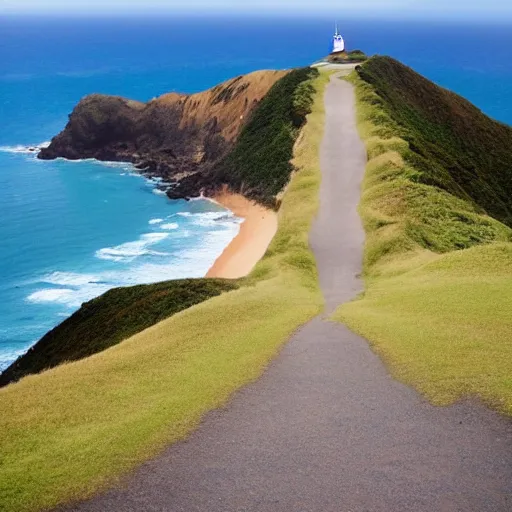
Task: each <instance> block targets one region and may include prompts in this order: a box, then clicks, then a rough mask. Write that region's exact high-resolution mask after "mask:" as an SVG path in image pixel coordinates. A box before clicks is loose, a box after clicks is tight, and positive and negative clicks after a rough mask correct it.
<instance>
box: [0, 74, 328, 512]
mask: <svg viewBox="0 0 512 512" xmlns="http://www.w3.org/2000/svg"><path fill="white" fill-rule="evenodd" d="M326 81H327V77H326V76H325V75H323V76H318V77H316V78H315V79H314V82H313V85H314V88H315V101H314V104H313V107H312V108H313V111H312V113H311V114H310V115H309V118H308V123H307V124H306V125H305V127H304V137H301V139H300V141H299V142H298V143H297V144H296V146H295V151H294V160H293V166H294V168H296V169H297V172H296V173H293V175H292V178H291V180H290V182H289V184H288V186H287V189H286V193H285V194H284V196H283V199H282V205H281V208H280V210H279V228H278V232H277V234H276V236H275V238H274V240H273V241H272V243H271V245H270V247H269V250H268V251H267V253H266V255H265V257H264V258H263V259H262V261H261V262H260V263H259V264H258V265H257V266H256V268H255V270H254V271H253V272H252V274H251V275H250V276H249V277H248V278H247V279H246V280H244V283H243V284H244V286H240V288H238V289H237V290H234V291H231V292H227V293H223V294H222V295H220V296H217V297H214V298H212V299H210V300H207V301H205V302H202V303H201V304H198V305H195V306H193V307H190V308H188V309H186V310H184V311H181V312H179V313H177V314H175V315H173V316H172V317H170V318H167V319H166V320H163V321H161V322H160V323H158V324H156V325H154V326H152V327H150V328H148V329H146V330H145V331H143V332H141V333H138V334H136V335H135V336H132V337H131V338H129V339H128V340H125V341H123V342H122V343H119V344H117V345H115V346H113V347H110V348H109V349H107V350H105V351H103V352H101V353H98V354H95V355H93V356H91V357H88V358H86V359H83V360H80V361H76V362H73V363H69V364H64V365H61V366H58V367H56V368H54V369H52V370H49V371H47V372H44V373H42V374H39V375H32V376H28V377H26V378H24V379H22V380H21V381H19V382H18V383H16V384H12V385H10V386H7V387H5V388H3V389H0V432H1V437H0V453H1V454H2V460H1V463H0V506H1V507H3V510H6V511H17V512H19V511H26V510H38V509H42V508H50V507H52V506H55V505H56V504H58V503H60V502H62V501H68V500H73V499H80V498H84V497H87V496H89V495H91V494H92V493H94V492H96V491H98V490H99V489H100V488H102V487H105V486H107V485H110V484H112V483H113V482H114V481H115V478H116V477H118V476H120V475H122V474H123V473H125V472H126V471H128V470H130V469H131V468H133V467H134V466H135V465H136V464H138V463H140V462H141V461H143V460H146V459H147V458H149V457H151V456H153V455H155V454H156V453H157V452H158V451H159V450H160V449H161V448H162V447H164V446H165V445H167V444H168V443H170V442H173V441H177V440H179V439H183V438H184V437H185V436H186V435H187V434H188V432H190V431H191V430H192V429H193V428H194V427H196V426H197V424H198V422H199V421H200V419H201V417H202V416H203V415H204V414H205V412H206V411H208V410H210V409H212V408H215V407H218V406H220V405H222V404H223V403H225V402H226V401H227V400H228V399H229V397H230V396H231V394H232V393H233V391H235V390H236V389H237V388H239V387H240V386H242V385H244V384H246V383H248V382H250V381H251V380H253V379H255V378H257V377H258V376H259V375H260V374H261V372H262V371H263V369H264V368H265V366H266V365H267V363H268V361H269V360H270V359H271V358H272V357H273V356H274V355H275V354H276V352H277V351H278V350H279V347H280V346H281V345H282V344H283V343H284V342H285V341H286V340H287V339H288V338H289V336H290V335H291V334H292V332H293V331H294V330H295V329H297V327H298V326H300V325H301V324H303V323H305V322H307V321H308V320H309V319H311V318H312V317H313V316H315V315H316V314H318V312H319V311H320V310H321V308H322V304H323V301H322V296H321V293H320V290H319V288H318V284H317V273H316V266H315V260H314V257H313V255H312V253H311V251H310V248H309V244H308V235H309V229H310V225H311V222H312V219H313V217H314V215H315V212H316V209H317V203H318V188H319V181H320V171H319V162H318V154H319V144H320V140H321V137H322V132H323V125H324V121H323V86H324V85H325V83H326ZM262 142H263V143H265V144H270V143H271V142H272V141H270V140H264V141H262Z"/></svg>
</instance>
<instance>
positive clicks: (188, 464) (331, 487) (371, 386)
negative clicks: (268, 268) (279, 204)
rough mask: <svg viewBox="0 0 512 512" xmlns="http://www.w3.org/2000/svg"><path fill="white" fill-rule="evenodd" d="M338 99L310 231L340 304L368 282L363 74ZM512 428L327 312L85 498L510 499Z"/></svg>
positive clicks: (334, 511)
mask: <svg viewBox="0 0 512 512" xmlns="http://www.w3.org/2000/svg"><path fill="white" fill-rule="evenodd" d="M326 106H327V121H326V134H325V139H324V141H323V144H322V149H321V151H322V155H321V156H322V173H323V182H322V189H321V207H320V212H319V215H318V219H317V221H316V223H315V225H314V229H313V231H312V234H311V243H312V246H313V248H314V251H315V254H316V257H317V260H318V264H319V269H320V281H321V285H322V289H323V291H324V293H325V296H326V301H327V308H326V309H327V312H329V311H332V310H333V308H334V307H335V306H337V305H338V304H339V303H341V302H343V301H345V300H348V299H350V298H351V297H353V295H354V294H355V293H356V292H357V291H358V290H359V289H360V288H361V284H360V283H359V281H358V279H357V278H356V274H357V273H358V272H359V271H360V265H361V256H362V243H363V231H362V228H361V224H360V221H359V218H358V216H357V213H356V203H357V202H358V197H359V186H360V182H361V178H362V175H363V169H364V163H365V154H364V150H363V146H362V144H361V141H360V140H359V138H358V136H357V134H356V128H355V119H354V117H355V116H354V98H353V91H352V88H351V86H350V85H349V84H347V83H344V82H340V81H333V82H332V83H331V84H330V85H329V87H328V89H327V92H326ZM511 440H512V430H511V423H510V422H508V421H506V420H503V419H501V418H500V417H499V416H497V415H495V414H494V413H492V412H490V411H488V410H486V409H485V408H483V407H480V406H476V405H473V404H469V403H464V404H459V405H456V406H454V407H450V408H435V407H432V406H430V405H429V404H428V403H426V402H425V401H424V400H422V399H421V398H420V397H419V396H418V395H417V394H416V393H415V392H414V391H413V390H412V389H410V388H408V387H406V386H404V385H402V384H400V383H398V382H396V381H394V380H393V379H392V378H391V377H390V376H389V375H388V373H387V372H386V370H385V368H384V367H383V365H382V363H381V362H380V360H379V359H378V358H377V357H376V356H375V355H374V354H373V353H372V352H371V351H370V350H369V348H368V345H367V343H366V342H365V340H363V339H361V338H360V337H358V336H356V335H354V334H353V333H351V332H350V331H349V330H348V329H346V328H345V327H344V326H343V325H340V324H336V323H332V322H329V321H328V320H326V319H324V318H320V317H318V318H316V319H314V320H313V321H311V322H310V323H309V324H307V325H306V326H305V327H303V328H302V329H301V330H300V331H299V332H297V333H296V334H295V335H294V336H293V338H292V339H291V341H290V342H289V343H288V344H287V345H286V347H285V348H284V350H283V351H282V353H281V355H280V356H279V357H278V358H277V359H276V360H275V361H274V363H272V365H271V366H270V368H269V370H268V371H267V372H266V373H265V375H264V376H263V377H262V378H261V379H260V380H259V381H258V382H257V383H255V384H253V385H250V386H248V387H246V388H245V389H243V390H242V391H240V392H239V393H237V394H236V396H235V398H234V399H233V400H232V402H231V403H230V405H229V406H228V407H227V408H226V409H223V410H220V411H215V412H213V413H210V414H208V415H207V418H206V419H205V421H204V422H203V424H202V426H201V427H200V428H199V430H198V431H196V432H195V433H194V434H193V435H192V436H191V437H190V438H189V440H188V441H186V442H182V443H178V444H176V445H174V446H172V447H170V448H169V449H168V450H167V451H166V452H165V453H164V454H163V455H162V456H160V457H159V458H157V459H156V460H154V461H151V462H149V463H147V464H145V465H143V466H142V467H141V468H140V470H139V471H137V472H136V473H135V474H134V476H133V477H131V478H130V479H129V480H128V481H127V482H126V484H125V486H124V487H123V488H121V489H115V490H112V491H110V492H108V493H106V494H104V495H102V496H99V497H97V498H95V499H93V500H91V501H89V502H86V503H83V504H81V505H80V506H78V507H77V508H75V509H72V510H80V511H97V512H110V511H123V512H131V511H134V512H135V511H137V512H146V511H147V512H151V511H159V512H164V511H165V512H167V511H168V512H182V511H183V512H196V511H201V512H249V511H250V512H256V511H257V512H263V511H265V512H267V511H268V512H306V511H311V512H363V511H364V512H370V511H379V512H395V511H414V512H422V511H425V512H427V511H428V512H438V511H461V512H462V511H463V512H481V511H492V512H498V511H507V512H510V511H511V510H512V444H511Z"/></svg>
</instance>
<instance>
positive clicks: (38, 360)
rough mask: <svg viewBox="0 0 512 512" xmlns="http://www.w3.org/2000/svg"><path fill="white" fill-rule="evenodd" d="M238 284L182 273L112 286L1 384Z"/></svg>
mask: <svg viewBox="0 0 512 512" xmlns="http://www.w3.org/2000/svg"><path fill="white" fill-rule="evenodd" d="M236 288H238V285H237V283H236V282H235V281H228V280H224V279H181V280H176V281H166V282H162V283H157V284H148V285H140V286H131V287H125V288H115V289H113V290H109V291H108V292H106V293H104V294H103V295H101V296H100V297H98V298H96V299H93V300H91V301H89V302H86V303H85V304H83V305H82V307H81V308H80V309H79V310H78V311H77V312H76V313H74V314H73V315H71V316H70V317H69V318H67V319H66V320H64V322H62V323H61V324H60V325H58V326H57V327H55V328H54V329H52V330H51V331H50V332H48V333H47V334H46V335H45V336H44V337H43V338H41V340H39V342H38V343H37V344H36V345H34V346H33V347H32V348H31V349H30V350H29V351H28V352H27V353H26V354H25V355H23V356H21V357H20V358H19V359H18V360H17V361H16V362H14V363H13V364H12V365H11V366H10V367H9V368H8V369H7V370H5V371H4V372H3V373H2V375H0V386H5V385H6V384H9V383H10V382H14V381H17V380H19V379H21V378H22V377H24V376H25V375H28V374H32V373H38V372H41V371H43V370H46V369H48V368H53V367H54V366H57V365H59V364H62V363H64V362H69V361H76V360H78V359H83V358H84V357H88V356H91V355H92V354H96V353H97V352H101V351H102V350H105V349H107V348H109V347H111V346H113V345H116V344H117V343H120V342H121V341H122V340H124V339H126V338H129V337H130V336H132V335H133V334H136V333H138V332H140V331H143V330H144V329H146V328H147V327H150V326H151V325H154V324H156V323H158V322H160V321H161V320H163V319H164V318H168V317H169V316H171V315H174V314H175V313H178V312H179V311H182V310H184V309H186V308H189V307H190V306H193V305H195V304H199V303H200V302H203V301H205V300H207V299H209V298H211V297H215V296H216V295H220V294H221V293H222V292H226V291H230V290H234V289H236Z"/></svg>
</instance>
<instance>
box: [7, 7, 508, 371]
mask: <svg viewBox="0 0 512 512" xmlns="http://www.w3.org/2000/svg"><path fill="white" fill-rule="evenodd" d="M340 30H341V33H342V34H343V35H344V37H345V39H346V42H347V45H348V47H349V49H355V48H361V49H363V50H364V51H366V52H367V53H369V54H374V53H378V54H387V55H391V56H393V57H396V58H398V59H400V60H402V61H403V62H405V63H406V64H409V65H411V66H412V67H414V68H415V69H416V70H417V71H419V72H420V73H422V74H424V75H426V76H427V77H429V78H430V79H432V80H434V81H435V82H437V83H438V84H440V85H442V86H445V87H448V88H450V89H452V90H454V91H455V92H457V93H459V94H462V95H463V96H465V97H466V98H468V99H469V100H470V101H472V102H473V103H475V104H476V105H477V106H478V107H480V108H481V109H482V110H483V111H484V112H486V113H487V114H489V115H490V116H492V117H494V118H496V119H499V120H501V121H503V122H505V123H508V124H512V94H511V93H512V63H511V61H510V55H509V52H510V49H511V48H512V30H511V27H510V26H505V25H499V24H494V25H478V24H466V25H464V24H458V25H453V24H446V23H445V24H442V23H433V22H429V23H420V22H411V21H404V22H398V21H394V22H390V21H376V20H347V21H346V22H345V23H340ZM332 31H333V23H332V21H331V20H322V19H318V20H315V19H310V20H305V19H296V20H294V19H286V20H285V19H274V20H270V19H257V18H251V19H236V20H235V19H221V18H213V19H198V18H194V19H191V18H189V19H185V18H172V17H168V18H165V17H164V18H159V19H150V18H147V19H144V18H142V19H141V18H138V19H130V18H124V19H121V18H119V19H110V18H109V19H93V18H91V19H78V18H75V19H65V18H55V19H52V18H44V17H41V18H27V17H24V18H22V17H3V18H0V121H1V122H0V218H1V219H2V221H1V222H0V370H1V369H2V368H4V367H6V366H7V365H8V364H9V363H10V362H12V361H13V360H14V359H15V358H16V357H17V356H18V355H20V354H22V353H23V352H24V351H25V350H27V349H28V348H29V347H30V346H31V344H33V343H34V342H35V341H37V340H38V339H39V338H40V337H41V336H42V335H43V334H44V333H45V332H46V331H48V330H49V329H51V328H52V327H54V326H55V325H57V324H58V323H59V322H61V321H62V320H63V319H64V318H65V317H67V316H68V315H70V314H71V313H72V312H73V311H74V310H76V309H77V308H78V307H79V306H80V304H81V303H82V302H84V301H86V300H89V299H91V298H93V297H95V296H97V295H99V294H101V293H103V292H104V291H106V290H107V289H109V288H112V287H115V286H123V285H131V284H139V283H149V282H155V281H162V280H165V279H174V278H182V277H201V276H203V275H204V274H205V273H206V271H207V270H208V268H209V267H210V266H211V264H212V263H213V262H214V260H215V259H216V257H217V256H219V255H220V253H221V252H222V250H223V248H224V247H225V246H226V245H227V244H228V243H229V241H230V240H231V239H232V238H233V237H234V236H235V235H236V233H237V232H238V229H239V223H240V219H237V218H236V217H234V216H233V215H232V214H230V212H228V211H226V210H224V209H222V208H221V207H219V206H216V205H215V204H213V203H211V202H209V201H206V200H195V201H190V202H186V201H170V200H168V199H167V198H166V197H165V196H163V195H162V194H160V193H159V191H158V189H156V182H151V181H148V180H146V179H144V178H142V177H141V176H139V175H137V174H136V173H134V172H133V169H132V168H131V167H130V166H129V165H127V164H105V163H99V162H95V161H81V162H68V161H64V160H56V161H52V162H43V161H38V160H37V159H36V158H35V156H34V153H33V152H31V151H30V150H29V148H30V147H33V146H36V145H40V144H42V143H44V142H45V141H49V140H50V138H51V137H52V136H53V135H55V134H57V133H58V132H59V131H60V130H61V129H62V128H63V127H64V125H65V123H66V120H67V115H68V114H69V112H70V111H71V110H72V108H73V106H74V105H75V104H76V103H77V102H78V101H79V99H80V98H81V97H83V96H84V95H86V94H89V93H95V92H97V93H107V94H116V95H121V96H127V97H130V98H134V99H137V100H142V101H147V100H149V99H151V98H153V97H155V96H158V95H160V94H162V93H164V92H169V91H180V92H187V93H191V92H197V91H200V90H203V89H206V88H208V87H211V86H213V85H215V84H217V83H219V82H221V81H223V80H225V79H228V78H231V77H233V76H236V75H238V74H242V73H247V72H250V71H253V70H257V69H265V68H266V69H268V68H288V67H295V66H304V65H308V64H310V63H312V62H314V61H315V60H317V59H319V58H320V57H322V56H324V55H326V54H327V53H328V52H329V45H330V38H331V36H332Z"/></svg>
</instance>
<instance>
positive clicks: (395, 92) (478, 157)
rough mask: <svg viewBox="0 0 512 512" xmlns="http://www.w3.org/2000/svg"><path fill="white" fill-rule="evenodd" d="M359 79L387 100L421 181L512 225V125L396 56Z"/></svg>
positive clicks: (368, 69)
mask: <svg viewBox="0 0 512 512" xmlns="http://www.w3.org/2000/svg"><path fill="white" fill-rule="evenodd" d="M359 75H360V77H361V78H362V80H364V81H365V82H366V83H368V84H370V85H371V86H372V87H373V89H374V90H375V93H376V94H377V95H378V96H379V97H380V98H381V99H382V103H381V104H380V107H381V109H382V110H383V112H385V113H386V114H387V115H388V116H389V117H390V118H391V119H392V120H393V121H394V126H393V128H395V129H394V130H393V131H394V133H395V134H396V135H398V136H399V137H401V138H402V139H403V140H405V141H406V142H407V143H408V146H409V147H408V150H405V151H404V152H403V157H404V160H405V163H406V164H408V165H410V166H411V167H413V168H414V170H415V172H416V175H415V178H416V180H417V181H419V182H421V183H425V184H427V185H433V186H436V187H439V188H441V189H443V190H446V191H447V192H449V193H450V194H453V195H456V196H457V197H460V198H462V199H465V200H467V201H468V202H470V203H472V204H473V205H474V206H475V207H476V209H477V210H478V211H479V212H481V213H487V214H488V215H491V216H492V217H494V218H496V219H498V220H500V221H501V222H504V223H505V224H507V225H508V226H510V227H512V201H511V199H510V198H511V196H512V165H511V164H510V157H511V151H512V150H511V148H512V129H511V128H510V127H509V126H506V125H505V124H502V123H499V122H497V121H494V120H493V119H490V118H489V117H487V116H486V115H484V114H483V113H482V112H481V111H480V110H478V109H477V108H476V107H475V106H474V105H472V104H471V103H470V102H469V101H467V100H465V99H464V98H462V97H460V96H458V95H457V94H454V93H452V92H450V91H448V90H446V89H442V88H440V87H438V86H437V85H435V84H433V83H432V82H430V81H428V80H426V79H424V78H423V77H421V76H420V75H418V74H417V73H415V72H414V71H413V70H412V69H410V68H408V67H406V66H404V65H403V64H400V63H399V62H397V61H395V60H393V59H391V58H386V57H380V58H376V59H372V60H371V61H370V62H368V65H366V66H362V67H361V69H360V70H359ZM396 128H398V129H396Z"/></svg>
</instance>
